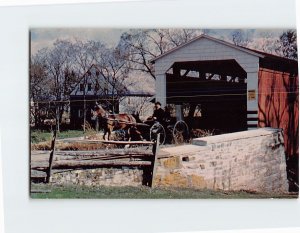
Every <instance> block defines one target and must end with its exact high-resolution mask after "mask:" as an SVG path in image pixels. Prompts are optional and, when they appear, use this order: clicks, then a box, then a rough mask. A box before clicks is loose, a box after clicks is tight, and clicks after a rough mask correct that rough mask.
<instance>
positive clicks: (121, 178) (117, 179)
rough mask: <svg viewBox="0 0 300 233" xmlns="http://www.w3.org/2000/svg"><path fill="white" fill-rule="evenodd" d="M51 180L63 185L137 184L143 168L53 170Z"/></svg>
mask: <svg viewBox="0 0 300 233" xmlns="http://www.w3.org/2000/svg"><path fill="white" fill-rule="evenodd" d="M52 182H53V183H56V184H64V185H70V184H72V185H86V186H102V185H104V186H139V185H142V182H143V170H140V169H130V168H124V167H123V168H97V169H85V170H70V171H63V172H61V171H60V172H55V170H54V174H53V175H52Z"/></svg>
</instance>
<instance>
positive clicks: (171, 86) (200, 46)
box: [151, 35, 299, 155]
mask: <svg viewBox="0 0 300 233" xmlns="http://www.w3.org/2000/svg"><path fill="white" fill-rule="evenodd" d="M151 62H152V63H153V64H154V69H155V76H156V100H157V101H160V102H161V103H162V105H163V106H165V105H167V104H173V105H175V106H176V114H177V118H182V116H183V107H182V106H183V105H184V104H186V103H188V104H189V109H190V112H189V116H190V117H192V116H193V114H194V110H195V108H196V107H197V106H198V105H201V115H202V121H203V122H204V125H210V127H211V128H222V130H223V131H224V132H235V131H241V130H247V129H248V130H250V129H254V128H257V127H274V128H283V129H284V136H285V148H286V152H287V155H295V154H298V133H299V124H298V66H297V64H298V63H297V61H295V60H291V59H286V58H282V57H279V56H275V55H271V54H267V53H264V52H261V51H256V50H252V49H248V48H245V47H241V46H236V45H234V44H231V43H228V42H226V41H222V40H219V39H216V38H213V37H210V36H207V35H201V36H199V37H196V38H194V39H192V40H191V41H189V42H187V43H185V44H183V45H181V46H178V47H176V48H174V49H172V50H170V51H168V52H166V53H164V54H162V55H160V56H158V57H156V58H155V59H153V60H152V61H151ZM205 119H206V120H205ZM200 127H201V124H200Z"/></svg>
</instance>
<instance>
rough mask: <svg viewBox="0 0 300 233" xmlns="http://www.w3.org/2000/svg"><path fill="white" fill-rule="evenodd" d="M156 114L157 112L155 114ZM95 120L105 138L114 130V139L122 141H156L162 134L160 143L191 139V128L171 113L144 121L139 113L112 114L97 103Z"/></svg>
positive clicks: (182, 141)
mask: <svg viewBox="0 0 300 233" xmlns="http://www.w3.org/2000/svg"><path fill="white" fill-rule="evenodd" d="M154 115H155V114H154ZM92 116H93V120H98V122H99V125H100V128H102V129H103V131H104V133H103V139H104V140H105V139H106V138H105V137H106V134H108V140H110V137H111V133H112V132H114V140H122V141H127V140H128V141H129V140H131V141H139V140H148V141H155V140H156V138H157V135H158V134H160V144H165V143H169V144H171V143H174V144H181V143H184V142H187V141H188V140H189V128H188V125H187V124H186V123H185V121H183V120H176V119H175V118H172V117H170V115H169V114H164V116H163V117H160V118H157V117H155V116H150V117H148V118H147V119H146V120H145V121H142V120H141V119H140V118H139V116H138V114H127V113H120V114H111V113H109V112H108V111H107V110H105V109H104V107H103V106H102V105H100V104H97V103H96V105H95V107H94V109H93V110H92Z"/></svg>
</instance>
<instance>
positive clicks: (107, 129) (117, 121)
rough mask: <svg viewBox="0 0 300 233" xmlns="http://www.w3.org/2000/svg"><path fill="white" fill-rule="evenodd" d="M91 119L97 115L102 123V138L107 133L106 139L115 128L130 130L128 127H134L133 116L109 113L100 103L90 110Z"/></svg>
mask: <svg viewBox="0 0 300 233" xmlns="http://www.w3.org/2000/svg"><path fill="white" fill-rule="evenodd" d="M92 114H93V119H94V120H96V118H97V117H98V118H99V120H100V122H101V123H102V126H103V130H104V134H103V139H104V140H105V135H106V133H108V140H109V139H110V134H111V132H112V131H115V130H125V131H128V132H130V130H129V129H130V128H131V127H134V125H135V123H136V120H135V118H134V117H133V116H132V115H130V114H126V113H120V114H110V113H109V112H107V111H106V110H105V109H104V108H103V107H102V106H101V105H99V104H97V103H96V105H95V108H94V110H92Z"/></svg>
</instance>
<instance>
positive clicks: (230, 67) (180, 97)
mask: <svg viewBox="0 0 300 233" xmlns="http://www.w3.org/2000/svg"><path fill="white" fill-rule="evenodd" d="M171 68H172V69H170V72H168V73H167V74H166V79H167V80H166V81H167V84H166V86H167V87H166V92H167V93H166V94H167V104H177V105H187V104H188V106H189V112H188V114H187V115H186V116H185V120H186V121H187V122H188V124H189V125H190V127H191V128H200V129H208V130H217V131H219V132H222V133H224V132H236V131H241V130H246V129H247V83H246V81H247V73H246V72H245V70H244V69H243V68H242V67H241V66H240V65H239V64H238V63H237V62H236V61H235V60H211V61H210V60H209V61H187V62H175V63H174V64H173V66H172V67H171ZM196 108H200V109H201V116H198V117H194V113H195V109H196Z"/></svg>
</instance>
